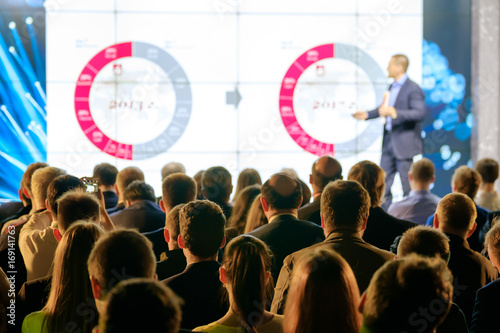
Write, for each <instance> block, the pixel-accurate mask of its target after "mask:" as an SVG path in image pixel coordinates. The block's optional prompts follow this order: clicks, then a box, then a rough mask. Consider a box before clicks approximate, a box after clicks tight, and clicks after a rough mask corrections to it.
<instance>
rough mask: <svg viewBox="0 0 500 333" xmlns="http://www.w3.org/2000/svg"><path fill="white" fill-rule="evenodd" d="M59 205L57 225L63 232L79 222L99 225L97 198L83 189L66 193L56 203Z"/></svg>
mask: <svg viewBox="0 0 500 333" xmlns="http://www.w3.org/2000/svg"><path fill="white" fill-rule="evenodd" d="M56 203H57V205H58V208H57V209H58V213H57V223H58V226H59V229H60V230H61V231H63V232H65V231H66V230H68V228H69V227H70V225H71V224H72V223H74V222H76V221H78V220H88V221H90V222H94V223H99V217H100V210H99V208H100V206H99V201H97V198H96V197H95V196H94V195H92V194H90V193H86V192H84V191H83V190H81V189H75V190H71V191H68V192H66V193H64V194H63V195H62V196H61V197H60V198H59V199H57V201H56Z"/></svg>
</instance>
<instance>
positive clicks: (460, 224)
mask: <svg viewBox="0 0 500 333" xmlns="http://www.w3.org/2000/svg"><path fill="white" fill-rule="evenodd" d="M436 214H437V216H438V221H439V225H440V226H442V229H443V230H445V231H452V232H453V231H454V232H465V231H468V230H470V229H471V227H472V224H473V223H474V221H475V220H476V217H477V212H476V206H475V205H474V201H472V199H471V198H469V197H468V196H466V195H465V194H463V193H450V194H447V195H445V196H444V198H443V199H441V201H439V204H438V205H437V208H436Z"/></svg>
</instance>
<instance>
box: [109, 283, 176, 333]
mask: <svg viewBox="0 0 500 333" xmlns="http://www.w3.org/2000/svg"><path fill="white" fill-rule="evenodd" d="M131 304H137V305H138V306H130V305H131ZM181 304H182V300H181V299H180V298H178V297H177V296H176V295H175V294H174V293H173V292H172V290H170V288H168V287H166V286H165V285H163V284H162V283H159V282H157V281H154V280H150V279H144V278H142V279H141V278H137V279H130V280H127V281H122V282H120V283H119V284H118V285H117V286H116V287H115V288H113V290H111V292H110V293H109V295H108V300H107V302H106V308H105V310H104V313H103V315H102V316H101V318H100V320H99V333H123V332H162V333H177V332H178V331H179V327H180V323H181V318H182V313H181Z"/></svg>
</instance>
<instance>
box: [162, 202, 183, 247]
mask: <svg viewBox="0 0 500 333" xmlns="http://www.w3.org/2000/svg"><path fill="white" fill-rule="evenodd" d="M184 205H185V204H179V205H177V206H175V207H174V208H172V209H171V210H170V212H168V214H167V216H166V218H165V228H167V230H168V232H169V234H170V237H171V238H172V239H175V240H176V241H177V236H179V234H180V233H181V231H180V226H179V213H180V212H181V209H182V207H184Z"/></svg>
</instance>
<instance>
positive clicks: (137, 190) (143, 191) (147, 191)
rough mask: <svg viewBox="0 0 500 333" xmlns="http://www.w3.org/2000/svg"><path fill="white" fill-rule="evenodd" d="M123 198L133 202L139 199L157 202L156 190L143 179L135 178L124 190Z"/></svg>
mask: <svg viewBox="0 0 500 333" xmlns="http://www.w3.org/2000/svg"><path fill="white" fill-rule="evenodd" d="M123 199H124V200H129V201H132V202H134V201H137V200H147V201H152V202H156V197H155V190H154V189H153V187H152V186H151V185H149V184H146V183H145V182H143V181H142V180H134V181H133V182H131V183H130V184H129V185H128V186H127V187H126V188H125V191H123Z"/></svg>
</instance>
